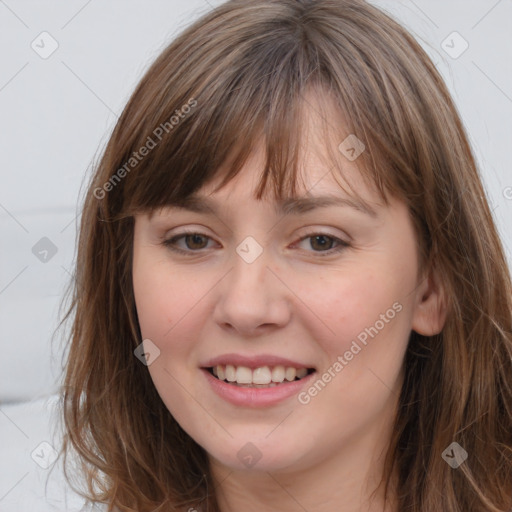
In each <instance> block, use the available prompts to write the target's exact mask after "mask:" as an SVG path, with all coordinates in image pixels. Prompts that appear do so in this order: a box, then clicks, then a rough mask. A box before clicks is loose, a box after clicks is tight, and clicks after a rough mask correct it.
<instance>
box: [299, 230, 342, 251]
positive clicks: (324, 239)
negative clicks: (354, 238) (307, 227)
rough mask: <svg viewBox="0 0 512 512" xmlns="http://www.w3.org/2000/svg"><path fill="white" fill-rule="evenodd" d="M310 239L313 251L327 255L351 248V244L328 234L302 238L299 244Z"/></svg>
mask: <svg viewBox="0 0 512 512" xmlns="http://www.w3.org/2000/svg"><path fill="white" fill-rule="evenodd" d="M308 239H309V240H310V241H309V244H308V245H309V247H310V248H312V249H313V252H321V253H324V254H325V255H331V254H333V253H337V252H341V251H343V250H344V249H346V248H347V247H349V246H350V244H349V243H347V242H345V241H343V240H341V239H339V238H337V237H335V236H332V235H328V234H327V233H310V234H309V235H306V236H305V237H303V238H301V240H300V242H299V244H300V243H304V242H305V241H307V240H308ZM333 245H334V246H335V247H333ZM306 250H307V249H306ZM324 254H321V256H324Z"/></svg>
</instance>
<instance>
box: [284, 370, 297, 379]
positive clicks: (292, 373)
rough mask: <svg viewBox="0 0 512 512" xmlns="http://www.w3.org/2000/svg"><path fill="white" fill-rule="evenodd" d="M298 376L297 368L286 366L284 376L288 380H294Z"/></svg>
mask: <svg viewBox="0 0 512 512" xmlns="http://www.w3.org/2000/svg"><path fill="white" fill-rule="evenodd" d="M296 376H297V370H296V369H295V368H286V372H285V373H284V377H285V379H286V380H289V381H292V380H295V377H296Z"/></svg>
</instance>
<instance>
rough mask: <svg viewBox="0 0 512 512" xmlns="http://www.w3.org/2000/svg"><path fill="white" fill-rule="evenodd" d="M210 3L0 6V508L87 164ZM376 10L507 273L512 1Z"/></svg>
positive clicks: (52, 321) (37, 394) (23, 465)
mask: <svg viewBox="0 0 512 512" xmlns="http://www.w3.org/2000/svg"><path fill="white" fill-rule="evenodd" d="M249 1H250V0H249ZM220 3H221V2H220V1H217V0H215V1H214V0H208V1H206V0H187V1H183V0H173V1H164V0H150V1H148V0H145V1H142V0H139V1H127V0H116V1H114V0H109V1H106V0H101V1H100V0H89V1H87V0H80V1H78V0H73V1H69V0H67V1H64V0H59V1H55V0H53V1H46V2H41V1H36V0H32V1H28V0H25V1H22V0H18V1H16V0H0V48H1V66H0V113H1V115H0V125H1V132H0V133H1V137H0V155H1V161H0V177H1V182H0V184H1V185H0V233H1V245H0V326H1V331H0V335H1V338H0V343H1V345H0V346H1V354H2V357H0V452H2V453H3V454H7V455H8V456H7V457H6V459H5V460H6V461H7V462H4V463H3V465H2V467H1V468H0V469H1V472H0V476H1V477H2V478H0V510H14V509H13V508H12V506H11V508H9V507H7V508H5V507H6V506H7V505H6V503H8V502H9V500H11V501H12V500H13V499H14V498H13V497H15V496H17V495H20V496H21V495H22V494H23V493H24V489H25V488H29V487H28V486H29V483H28V482H29V481H30V478H31V477H32V476H33V473H34V471H37V472H41V471H43V472H44V470H42V469H41V468H39V467H36V466H35V464H34V463H33V461H32V460H31V459H30V457H29V455H30V453H31V451H32V450H33V449H34V448H35V447H36V446H37V445H38V443H39V442H40V441H42V440H44V439H47V438H48V434H47V431H48V430H47V427H48V425H47V423H48V419H47V416H45V414H46V413H45V412H44V411H45V410H46V407H47V402H39V405H38V406H37V407H36V408H35V409H32V410H31V409H27V408H26V407H25V405H23V406H22V407H21V408H20V407H18V408H16V407H15V405H13V404H16V403H17V402H21V401H26V400H30V399H34V398H41V397H45V396H48V395H50V394H52V393H55V391H56V390H57V384H56V382H57V378H58V375H59V372H60V362H61V352H60V350H59V345H58V343H57V342H55V343H54V344H53V345H52V343H51V335H52V332H53V330H54V329H55V327H56V325H57V320H58V316H57V315H58V311H57V308H58V305H59V302H60V299H61V297H62V293H63V290H64V287H65V285H66V283H67V281H68V280H69V278H70V274H71V273H72V272H73V257H74V244H75V236H76V225H77V222H78V218H77V215H78V214H79V212H78V209H77V208H78V204H79V198H81V193H82V192H83V189H82V190H81V186H82V185H83V183H84V180H85V179H86V177H87V178H88V177H89V176H90V172H91V163H92V162H93V158H95V161H96V160H97V159H98V158H99V155H100V152H101V149H102V147H103V144H104V143H105V142H106V140H107V138H108V135H109V133H110V131H111V130H112V128H113V126H114V123H115V121H116V119H117V117H118V115H119V114H120V113H121V111H122V108H123V107H124V105H125V103H126V101H127V99H128V96H129V95H130V93H131V92H132V90H133V88H134V87H135V85H136V83H137V82H138V80H139V79H140V78H141V76H142V74H143V72H144V71H145V69H146V68H147V67H148V66H149V64H150V63H151V61H152V60H153V59H154V58H156V56H157V55H158V54H159V52H160V51H161V50H162V49H163V48H164V46H166V44H167V43H168V42H169V41H170V40H171V39H172V38H173V37H174V36H175V35H176V34H177V33H178V32H179V31H180V30H181V29H182V28H183V27H185V26H186V25H188V24H189V23H190V22H191V21H192V20H193V19H195V18H197V17H198V16H199V15H201V14H202V13H204V12H207V11H208V10H209V9H211V8H212V7H213V6H215V5H218V4H220ZM374 3H376V4H378V5H380V6H381V7H383V8H384V9H385V10H387V11H388V12H390V13H391V14H393V15H394V16H395V17H397V18H398V19H399V20H401V21H402V23H403V24H404V25H405V26H406V27H408V28H409V29H410V30H411V31H412V32H413V33H414V35H415V36H416V37H417V38H418V39H419V40H420V42H421V43H422V45H423V46H424V48H425V49H426V50H427V51H428V53H429V54H430V55H431V57H432V58H433V60H434V62H436V64H437V65H438V68H439V69H440V71H441V73H442V74H443V76H444V78H445V80H446V81H447V83H448V86H449V88H450V90H451V92H452V94H453V96H454V99H455V101H456V104H457V106H458V108H459V110H460V112H461V115H462V118H463V120H464V122H465V125H466V127H467V129H468V132H469V136H470V140H471V143H472V146H473V148H474V151H475V154H476V157H477V159H478V161H479V164H480V167H481V172H482V175H483V179H484V184H485V186H486V189H487V192H488V196H489V201H490V203H491V208H492V209H493V214H494V216H495V220H496V223H497V225H498V228H499V230H500V233H501V235H502V239H503V243H504V245H505V248H506V251H507V256H508V260H509V263H510V262H512V251H511V247H512V225H511V222H510V219H511V218H512V172H511V169H510V164H509V160H510V157H509V153H510V150H511V148H512V129H511V128H512V127H511V119H512V35H511V34H512V0H472V1H464V0H456V1H446V0H435V1H428V0H414V1H413V0H401V1H397V0H379V1H375V2H374ZM454 31H456V32H458V33H459V34H460V36H461V37H462V38H463V39H460V38H459V36H457V35H455V36H454V35H453V32H454ZM42 32H48V33H49V34H50V35H51V37H52V38H54V39H55V40H56V41H57V43H58V48H57V50H56V51H55V52H54V53H53V54H52V55H50V56H49V57H48V58H46V59H43V58H41V56H40V55H39V54H38V53H36V51H34V49H33V48H32V47H31V44H34V45H36V44H38V45H39V47H41V46H42V45H43V43H42V42H41V39H42V38H44V37H47V36H40V34H41V33H42ZM464 40H465V41H466V42H467V44H468V45H469V46H468V48H467V50H466V51H465V52H464V53H462V55H460V56H459V57H458V58H453V55H454V54H455V53H459V52H460V50H461V49H462V48H463V46H462V45H463V44H464ZM443 41H444V43H443ZM33 42H34V43H33ZM44 44H45V48H46V49H48V48H49V40H48V39H44ZM449 47H452V48H451V49H450V48H449ZM443 48H444V49H443ZM445 49H448V50H449V51H450V52H451V53H452V56H450V55H449V54H448V53H447V52H446V51H445ZM41 51H42V49H41ZM43 237H47V238H49V239H50V240H51V241H52V243H53V244H54V245H55V246H56V248H57V253H56V254H55V255H54V256H53V257H51V258H49V259H48V261H46V262H43V261H40V259H38V258H37V257H36V255H34V254H33V252H32V248H33V246H34V245H35V244H36V243H37V242H38V241H39V240H40V239H41V238H43ZM41 400H42V398H41ZM23 407H25V408H23ZM35 414H40V415H41V416H39V417H36V418H34V415H35ZM29 474H30V475H31V476H30V477H27V475H29ZM24 475H25V476H24ZM37 475H38V477H39V473H37ZM4 496H7V497H6V498H4ZM9 503H10V502H9ZM16 503H19V501H16ZM2 507H4V508H2Z"/></svg>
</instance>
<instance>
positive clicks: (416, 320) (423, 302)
mask: <svg viewBox="0 0 512 512" xmlns="http://www.w3.org/2000/svg"><path fill="white" fill-rule="evenodd" d="M447 312H448V307H447V300H446V291H445V288H444V286H443V285H442V283H441V282H440V279H439V275H438V273H437V272H436V271H434V270H433V271H432V272H431V273H430V274H429V275H428V276H427V277H425V278H424V280H423V282H422V283H421V285H420V286H419V287H418V290H417V295H416V305H415V311H414V315H413V319H412V330H413V331H416V332H417V333H418V334H421V335H423V336H433V335H435V334H439V333H440V332H441V331H442V330H443V327H444V324H445V322H446V316H447Z"/></svg>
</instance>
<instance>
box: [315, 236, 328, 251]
mask: <svg viewBox="0 0 512 512" xmlns="http://www.w3.org/2000/svg"><path fill="white" fill-rule="evenodd" d="M328 238H329V237H327V236H325V235H316V236H314V237H313V242H312V244H311V246H312V247H313V248H314V249H315V247H314V246H315V244H316V243H317V242H318V241H319V240H322V239H323V243H321V242H320V243H319V246H318V247H317V248H320V249H325V248H326V244H327V245H332V239H331V240H330V242H331V243H330V244H329V242H327V239H328ZM328 249H330V247H328Z"/></svg>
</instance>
